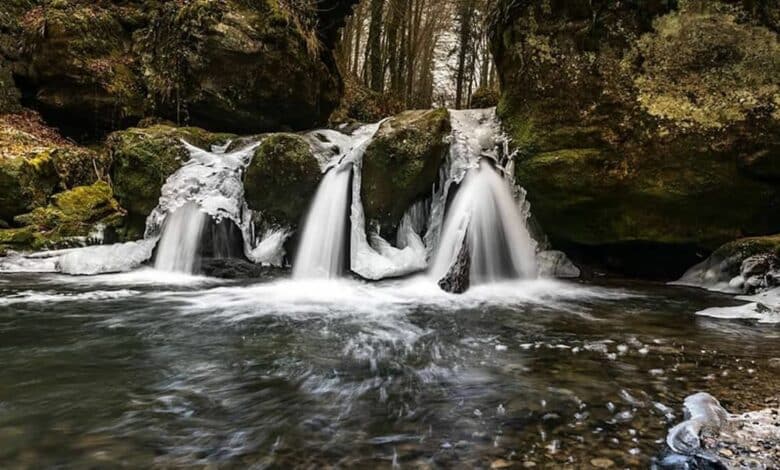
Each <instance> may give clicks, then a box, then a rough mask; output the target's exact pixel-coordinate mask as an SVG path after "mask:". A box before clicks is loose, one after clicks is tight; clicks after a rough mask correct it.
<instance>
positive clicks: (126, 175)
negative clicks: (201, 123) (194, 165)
mask: <svg viewBox="0 0 780 470" xmlns="http://www.w3.org/2000/svg"><path fill="white" fill-rule="evenodd" d="M230 138H232V135H230V134H214V133H210V132H207V131H204V130H202V129H198V128H194V127H175V126H171V125H168V124H154V125H152V126H150V127H143V128H141V127H138V128H130V129H127V130H124V131H120V132H115V133H113V134H112V135H111V136H110V137H109V138H108V140H107V142H106V145H107V147H108V152H109V155H110V156H111V161H112V165H111V181H112V182H113V188H114V193H115V195H116V198H117V200H118V201H119V202H120V203H121V204H122V206H123V207H124V208H125V209H126V210H127V213H128V224H129V231H130V233H129V234H128V236H127V238H130V239H132V238H139V237H140V236H142V235H143V231H144V225H145V220H146V217H147V216H148V215H149V214H150V213H151V212H152V210H154V208H155V207H157V202H158V200H159V199H160V190H161V189H162V186H163V184H165V180H166V179H167V178H168V177H169V176H171V175H172V174H173V173H174V172H175V171H176V170H178V169H179V168H180V167H181V165H182V164H183V163H185V162H186V161H187V160H189V158H190V155H189V152H188V151H187V149H186V148H185V146H184V144H183V143H182V140H184V141H186V142H188V143H190V144H192V145H194V146H196V147H200V148H203V149H209V148H210V147H211V146H212V145H214V144H220V143H224V142H226V141H227V140H229V139H230Z"/></svg>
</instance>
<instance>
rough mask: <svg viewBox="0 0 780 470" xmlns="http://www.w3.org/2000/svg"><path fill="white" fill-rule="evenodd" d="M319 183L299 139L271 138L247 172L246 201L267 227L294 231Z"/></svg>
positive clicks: (316, 170) (314, 164)
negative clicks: (285, 227)
mask: <svg viewBox="0 0 780 470" xmlns="http://www.w3.org/2000/svg"><path fill="white" fill-rule="evenodd" d="M321 179H322V174H321V171H320V166H319V163H318V162H317V159H316V158H314V155H312V152H311V149H310V147H309V144H308V143H307V142H306V141H305V140H304V139H303V138H302V137H300V136H298V135H295V134H284V133H281V134H271V135H268V136H266V137H264V138H263V140H262V143H261V144H260V146H259V147H258V148H257V150H256V151H255V155H254V158H253V160H252V163H251V164H250V165H249V168H247V170H246V178H245V182H244V187H245V189H246V200H247V203H248V204H249V207H250V208H252V209H253V210H256V211H259V212H262V213H263V218H264V219H265V220H266V221H268V222H269V223H271V224H277V225H283V226H290V227H296V226H297V225H298V224H299V223H300V222H301V220H302V219H303V216H304V215H305V213H306V209H307V207H308V205H309V203H310V201H311V199H312V198H313V197H314V193H315V192H316V191H317V186H318V184H319V182H320V180H321Z"/></svg>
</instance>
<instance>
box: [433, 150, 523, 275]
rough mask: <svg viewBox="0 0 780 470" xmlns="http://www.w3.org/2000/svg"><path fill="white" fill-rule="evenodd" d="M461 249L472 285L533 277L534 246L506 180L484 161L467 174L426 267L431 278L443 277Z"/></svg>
mask: <svg viewBox="0 0 780 470" xmlns="http://www.w3.org/2000/svg"><path fill="white" fill-rule="evenodd" d="M464 243H467V244H468V245H467V246H468V252H469V253H470V257H471V267H470V273H469V274H470V278H471V282H472V283H487V282H495V281H499V280H502V279H511V278H529V277H535V276H536V273H537V267H536V260H535V251H536V245H535V243H534V241H533V239H532V238H531V235H530V233H529V232H528V228H527V227H526V225H525V217H524V216H523V213H522V211H521V208H520V205H519V204H518V203H517V202H516V201H515V198H514V196H513V194H512V188H511V186H510V184H509V183H508V182H507V180H506V179H504V178H503V177H502V176H501V175H500V174H499V173H498V172H497V171H496V169H495V168H494V167H493V166H492V165H491V164H490V163H488V162H487V161H485V160H483V161H481V162H480V163H479V166H478V167H477V168H473V169H471V170H470V171H469V172H468V173H467V174H466V176H465V179H464V181H463V183H462V186H461V187H460V188H459V190H458V192H457V194H456V195H455V198H454V199H453V201H452V204H451V206H450V208H449V210H448V213H447V217H446V221H445V223H444V229H443V231H442V237H441V240H440V242H439V248H438V251H437V254H436V257H435V259H434V261H433V264H432V267H431V275H432V276H433V277H435V278H436V279H437V280H438V279H441V278H442V277H444V276H445V275H446V274H447V272H448V271H449V269H450V267H451V266H452V265H453V263H454V262H455V261H456V258H457V256H458V254H459V253H460V250H461V248H462V247H463V244H464Z"/></svg>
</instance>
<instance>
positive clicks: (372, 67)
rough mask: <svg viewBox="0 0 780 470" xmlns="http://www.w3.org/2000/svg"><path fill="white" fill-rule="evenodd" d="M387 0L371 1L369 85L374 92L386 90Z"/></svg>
mask: <svg viewBox="0 0 780 470" xmlns="http://www.w3.org/2000/svg"><path fill="white" fill-rule="evenodd" d="M384 3H385V0H371V24H370V25H369V28H368V62H369V64H368V67H369V75H368V80H367V81H368V83H369V86H370V87H371V89H372V90H374V91H378V92H381V91H382V90H383V89H384V84H385V83H384V82H385V80H384V78H385V77H384V67H383V66H382V12H383V10H384Z"/></svg>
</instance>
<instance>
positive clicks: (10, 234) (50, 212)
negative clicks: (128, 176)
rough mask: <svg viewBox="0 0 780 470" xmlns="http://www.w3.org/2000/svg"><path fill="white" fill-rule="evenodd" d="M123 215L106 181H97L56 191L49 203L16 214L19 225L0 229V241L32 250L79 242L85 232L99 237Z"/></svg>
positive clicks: (82, 239) (118, 222)
mask: <svg viewBox="0 0 780 470" xmlns="http://www.w3.org/2000/svg"><path fill="white" fill-rule="evenodd" d="M124 215H125V212H124V210H122V208H121V207H119V204H118V203H117V202H116V200H114V198H113V194H112V192H111V187H110V186H109V185H108V183H106V182H104V181H98V182H97V183H95V184H93V185H90V186H78V187H76V188H73V189H71V190H69V191H64V192H61V193H58V194H56V195H55V196H53V197H52V202H51V204H49V205H47V206H45V207H37V208H35V209H34V210H33V211H32V212H30V213H28V214H23V215H19V216H17V217H16V218H15V221H16V222H17V223H18V224H19V225H22V228H20V229H8V230H0V244H3V245H6V246H10V247H12V248H14V249H36V250H37V249H41V248H63V247H67V246H71V245H74V244H76V245H80V244H83V243H86V242H88V240H86V238H87V237H89V236H94V237H96V238H102V237H103V233H104V231H106V230H112V229H116V228H118V227H120V226H121V225H122V224H123V218H124ZM97 241H100V240H97Z"/></svg>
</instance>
